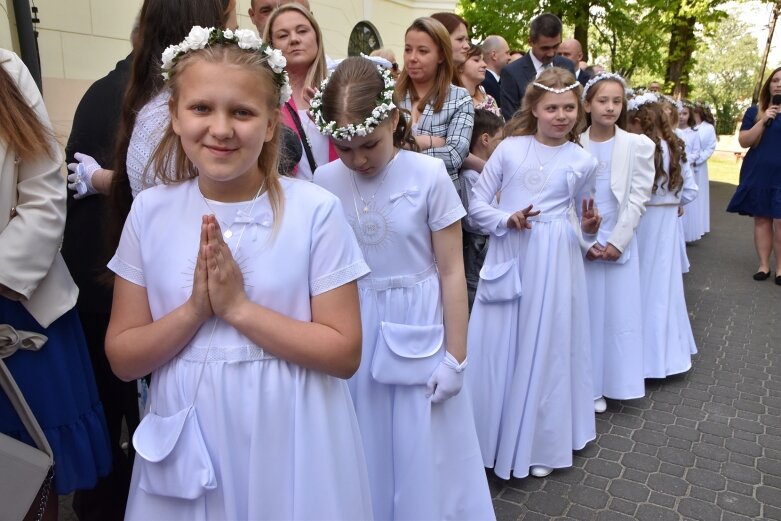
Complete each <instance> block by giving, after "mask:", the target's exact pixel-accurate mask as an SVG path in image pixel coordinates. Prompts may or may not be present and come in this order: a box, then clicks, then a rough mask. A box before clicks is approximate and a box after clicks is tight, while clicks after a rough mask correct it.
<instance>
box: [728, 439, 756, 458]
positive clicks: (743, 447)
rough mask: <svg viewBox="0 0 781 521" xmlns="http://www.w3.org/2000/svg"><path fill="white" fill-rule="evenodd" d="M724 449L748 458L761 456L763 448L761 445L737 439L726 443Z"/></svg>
mask: <svg viewBox="0 0 781 521" xmlns="http://www.w3.org/2000/svg"><path fill="white" fill-rule="evenodd" d="M724 447H725V448H727V449H728V450H730V451H732V452H738V453H740V454H745V455H747V456H755V457H756V456H761V455H762V447H761V446H760V445H759V443H755V442H751V441H745V440H739V439H735V438H731V439H728V440H726V441H725V442H724Z"/></svg>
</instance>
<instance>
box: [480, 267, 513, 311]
mask: <svg viewBox="0 0 781 521" xmlns="http://www.w3.org/2000/svg"><path fill="white" fill-rule="evenodd" d="M520 296H521V274H520V272H519V271H518V259H510V260H508V261H505V262H501V263H499V264H493V265H488V264H486V265H483V268H482V269H481V270H480V283H479V284H478V286H477V298H478V299H479V300H480V301H481V302H487V303H489V302H507V301H508V300H514V299H517V298H518V297H520Z"/></svg>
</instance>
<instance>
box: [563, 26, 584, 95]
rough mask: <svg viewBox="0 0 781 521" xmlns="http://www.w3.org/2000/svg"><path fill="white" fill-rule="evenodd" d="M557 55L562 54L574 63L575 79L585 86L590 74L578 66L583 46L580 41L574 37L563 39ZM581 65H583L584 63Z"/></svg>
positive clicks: (580, 61) (581, 58) (581, 57)
mask: <svg viewBox="0 0 781 521" xmlns="http://www.w3.org/2000/svg"><path fill="white" fill-rule="evenodd" d="M559 56H564V57H565V58H567V59H568V60H569V61H571V62H572V63H573V64H574V65H575V79H576V80H578V81H579V82H580V84H581V85H583V86H585V85H586V82H587V81H588V80H590V79H591V75H590V74H589V73H588V72H586V71H585V70H583V69H581V68H580V64H581V63H583V47H582V46H581V45H580V42H579V41H577V40H576V39H575V38H570V39H569V40H564V41H563V42H562V43H561V45H560V46H559ZM583 66H584V67H585V64H584V65H583Z"/></svg>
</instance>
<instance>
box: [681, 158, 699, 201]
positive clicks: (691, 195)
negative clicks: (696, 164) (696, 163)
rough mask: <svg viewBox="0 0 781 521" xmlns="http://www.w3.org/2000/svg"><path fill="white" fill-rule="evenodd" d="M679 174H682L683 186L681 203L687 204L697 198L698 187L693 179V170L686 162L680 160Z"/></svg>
mask: <svg viewBox="0 0 781 521" xmlns="http://www.w3.org/2000/svg"><path fill="white" fill-rule="evenodd" d="M681 174H682V175H683V188H682V189H681V205H684V204H689V203H690V202H692V201H694V200H695V199H696V198H697V193H698V192H699V190H700V188H699V187H698V186H697V181H695V179H694V172H693V171H692V168H691V166H689V163H688V162H685V161H681Z"/></svg>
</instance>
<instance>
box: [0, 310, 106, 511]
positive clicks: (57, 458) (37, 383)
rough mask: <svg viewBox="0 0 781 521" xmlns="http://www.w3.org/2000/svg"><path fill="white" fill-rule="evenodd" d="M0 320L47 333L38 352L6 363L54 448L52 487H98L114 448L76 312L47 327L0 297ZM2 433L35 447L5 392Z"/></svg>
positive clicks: (60, 490) (0, 405)
mask: <svg viewBox="0 0 781 521" xmlns="http://www.w3.org/2000/svg"><path fill="white" fill-rule="evenodd" d="M0 324H10V325H11V326H13V327H14V328H15V329H18V330H23V331H34V332H36V333H41V334H44V335H46V336H47V337H48V341H47V342H46V344H44V346H43V347H42V348H41V350H40V351H36V352H32V351H23V350H19V351H17V352H16V353H14V354H13V355H11V356H9V357H8V358H6V359H4V362H5V363H6V365H7V366H8V369H9V370H10V371H11V374H12V375H13V377H14V380H16V383H17V385H18V386H19V388H20V389H21V391H22V394H23V395H24V397H25V400H27V403H28V404H29V405H30V409H31V410H32V411H33V414H35V417H36V419H37V420H38V423H39V424H40V425H41V428H42V429H43V433H44V434H45V435H46V439H47V440H48V441H49V445H51V448H52V451H53V452H54V490H55V491H56V492H57V494H59V495H64V494H68V493H70V492H72V491H74V490H76V489H84V488H92V487H94V486H95V483H96V482H97V479H98V477H101V476H105V475H106V474H108V472H109V470H110V469H111V448H110V447H109V439H108V430H107V428H106V419H105V417H104V416H103V407H102V405H101V403H100V400H99V398H98V391H97V388H96V387H95V377H94V376H93V373H92V365H91V363H90V359H89V354H88V353H87V345H86V343H85V341H84V333H83V332H82V329H81V323H80V322H79V317H78V315H77V314H76V311H75V310H73V309H71V310H70V311H68V312H67V313H65V314H64V315H63V316H61V317H60V318H58V319H57V320H55V321H54V322H53V323H52V324H51V325H50V326H49V327H48V328H43V327H41V325H40V324H38V322H36V320H35V319H34V318H33V317H32V316H31V315H30V314H29V313H28V312H27V310H26V309H25V308H24V307H23V306H22V305H21V304H20V303H19V302H13V301H11V300H8V299H6V298H3V297H0ZM0 432H3V433H5V434H7V435H9V436H13V437H14V438H17V439H20V440H22V441H24V442H26V443H29V444H30V445H34V444H33V441H32V439H31V438H30V436H29V435H28V434H27V431H26V430H25V428H24V426H23V425H22V422H21V420H20V419H19V416H17V414H16V411H14V409H13V407H12V406H11V403H10V402H9V401H8V397H7V396H6V395H5V393H3V392H0ZM0 517H2V516H0Z"/></svg>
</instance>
